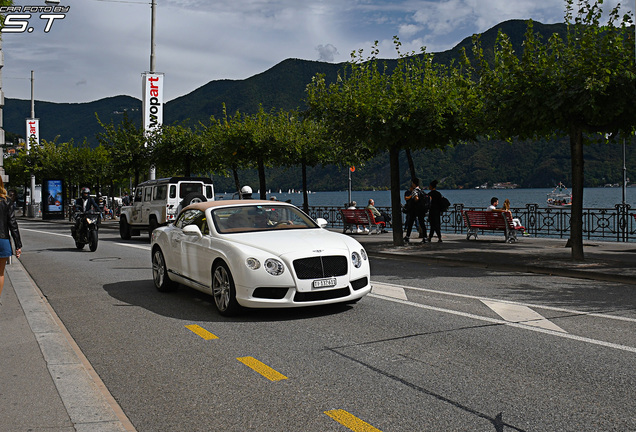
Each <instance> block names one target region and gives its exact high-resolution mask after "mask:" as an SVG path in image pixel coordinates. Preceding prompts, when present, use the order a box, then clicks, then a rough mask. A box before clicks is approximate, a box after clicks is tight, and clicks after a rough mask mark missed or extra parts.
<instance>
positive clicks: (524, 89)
mask: <svg viewBox="0 0 636 432" xmlns="http://www.w3.org/2000/svg"><path fill="white" fill-rule="evenodd" d="M577 3H578V12H577V13H576V15H574V0H566V14H565V21H566V25H567V36H566V37H565V38H562V37H560V36H559V35H557V34H554V35H552V37H550V39H549V40H548V41H547V43H543V42H542V41H541V40H540V38H539V37H538V36H537V35H536V34H535V33H534V32H533V26H532V21H529V22H528V29H527V32H526V36H525V42H524V51H523V53H521V55H520V56H518V55H517V53H515V52H514V50H513V49H512V45H511V43H510V39H509V38H508V37H507V36H506V35H505V34H503V33H500V35H499V38H498V42H497V44H496V45H495V57H494V58H495V61H494V64H493V65H492V66H490V65H489V64H488V63H487V62H486V61H485V60H484V53H483V51H481V48H480V46H479V43H478V40H476V42H475V44H474V53H475V56H476V58H477V59H478V62H479V63H478V67H477V73H478V74H479V77H480V81H479V82H480V88H479V91H480V94H481V96H482V100H483V115H482V117H483V119H484V121H485V123H486V124H487V125H488V126H489V128H490V130H491V132H492V133H493V134H496V135H498V136H500V137H505V138H511V137H515V136H517V137H519V138H521V139H527V138H539V137H547V136H552V135H555V134H569V137H570V154H571V160H572V194H573V204H572V210H571V211H572V215H571V236H570V245H571V247H572V258H573V259H574V260H583V259H584V253H583V186H584V169H583V143H584V142H589V141H590V140H592V139H595V138H598V137H599V135H598V134H599V133H600V134H605V133H618V132H620V131H622V132H623V133H631V131H633V129H634V127H635V126H636V105H635V104H634V100H635V99H636V85H635V84H636V79H635V78H636V75H635V73H634V72H635V69H634V64H633V59H634V46H633V40H632V39H631V31H630V30H629V28H628V26H629V25H630V24H631V19H630V18H629V16H623V17H622V18H620V16H619V9H618V7H616V8H614V9H612V10H611V12H610V13H609V18H608V22H607V25H601V24H600V20H601V18H602V14H603V11H602V9H601V5H602V3H603V1H602V0H597V2H596V3H591V2H590V1H589V0H580V1H578V2H577Z"/></svg>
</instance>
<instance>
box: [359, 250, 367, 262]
mask: <svg viewBox="0 0 636 432" xmlns="http://www.w3.org/2000/svg"><path fill="white" fill-rule="evenodd" d="M360 255H362V259H363V260H365V261H366V260H367V251H365V250H364V249H360Z"/></svg>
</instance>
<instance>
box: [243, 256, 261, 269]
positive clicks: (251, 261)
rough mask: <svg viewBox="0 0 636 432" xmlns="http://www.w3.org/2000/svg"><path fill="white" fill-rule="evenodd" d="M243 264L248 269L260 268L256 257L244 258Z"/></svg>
mask: <svg viewBox="0 0 636 432" xmlns="http://www.w3.org/2000/svg"><path fill="white" fill-rule="evenodd" d="M245 265H246V266H247V268H249V269H250V270H258V269H259V268H261V262H260V261H259V260H257V259H256V258H248V259H246V260H245Z"/></svg>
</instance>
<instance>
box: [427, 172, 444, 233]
mask: <svg viewBox="0 0 636 432" xmlns="http://www.w3.org/2000/svg"><path fill="white" fill-rule="evenodd" d="M428 188H429V190H430V192H429V193H428V196H429V197H431V208H430V210H429V211H428V223H429V224H430V225H431V232H430V234H429V235H428V241H431V239H432V238H433V234H437V241H438V242H440V243H441V242H442V232H441V230H442V221H441V217H442V194H441V193H439V191H438V190H437V180H433V181H432V182H431V184H430V185H429V186H428Z"/></svg>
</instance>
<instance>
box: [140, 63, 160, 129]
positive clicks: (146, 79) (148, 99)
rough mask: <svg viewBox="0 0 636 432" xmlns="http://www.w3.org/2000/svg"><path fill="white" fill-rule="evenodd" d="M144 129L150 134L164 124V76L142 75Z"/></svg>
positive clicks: (158, 74) (157, 74) (149, 73)
mask: <svg viewBox="0 0 636 432" xmlns="http://www.w3.org/2000/svg"><path fill="white" fill-rule="evenodd" d="M142 92H143V113H144V117H143V128H144V131H146V132H149V131H150V130H152V129H153V128H155V127H157V126H161V124H162V123H163V74H162V73H152V72H145V73H143V74H142Z"/></svg>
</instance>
